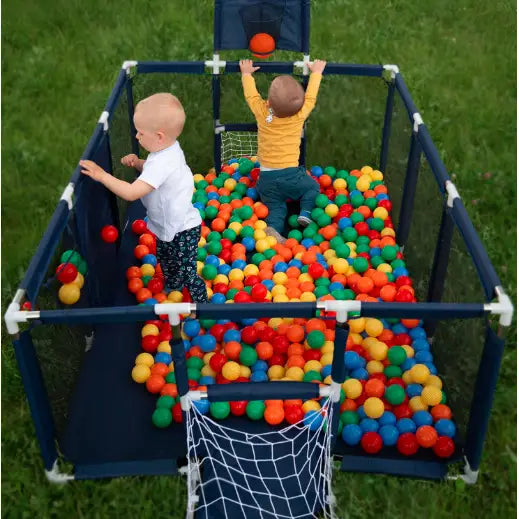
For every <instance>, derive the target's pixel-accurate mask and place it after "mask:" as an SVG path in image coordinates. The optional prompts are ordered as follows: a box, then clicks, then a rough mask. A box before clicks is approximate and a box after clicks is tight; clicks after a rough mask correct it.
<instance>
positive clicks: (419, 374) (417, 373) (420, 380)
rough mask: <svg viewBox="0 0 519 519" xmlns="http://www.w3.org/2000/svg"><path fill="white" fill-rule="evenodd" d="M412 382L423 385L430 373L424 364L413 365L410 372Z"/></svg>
mask: <svg viewBox="0 0 519 519" xmlns="http://www.w3.org/2000/svg"><path fill="white" fill-rule="evenodd" d="M409 371H410V372H411V377H412V379H413V382H416V383H417V384H424V383H425V382H426V380H427V379H428V378H429V375H430V374H431V372H430V371H429V368H428V367H427V366H426V365H425V364H415V365H414V366H413V367H412V368H411V369H410V370H409Z"/></svg>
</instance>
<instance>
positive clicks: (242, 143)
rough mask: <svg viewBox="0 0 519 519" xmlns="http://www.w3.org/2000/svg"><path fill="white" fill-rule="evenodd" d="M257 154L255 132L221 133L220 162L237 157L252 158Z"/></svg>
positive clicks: (256, 136)
mask: <svg viewBox="0 0 519 519" xmlns="http://www.w3.org/2000/svg"><path fill="white" fill-rule="evenodd" d="M257 153H258V135H257V133H256V132H222V146H221V152H220V154H221V161H222V164H223V163H224V162H227V161H228V160H229V159H234V158H239V157H252V156H254V155H256V154H257Z"/></svg>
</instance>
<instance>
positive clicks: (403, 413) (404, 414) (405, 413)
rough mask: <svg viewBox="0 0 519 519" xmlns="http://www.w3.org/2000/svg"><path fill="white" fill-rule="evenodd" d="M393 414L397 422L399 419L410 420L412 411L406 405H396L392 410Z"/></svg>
mask: <svg viewBox="0 0 519 519" xmlns="http://www.w3.org/2000/svg"><path fill="white" fill-rule="evenodd" d="M393 413H394V415H395V416H396V419H397V420H400V419H401V418H411V417H412V416H413V411H411V408H410V407H409V406H408V405H407V404H406V403H402V404H399V405H396V406H395V407H394V408H393Z"/></svg>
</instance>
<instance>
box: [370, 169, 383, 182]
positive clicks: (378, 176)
mask: <svg viewBox="0 0 519 519" xmlns="http://www.w3.org/2000/svg"><path fill="white" fill-rule="evenodd" d="M369 176H370V177H371V178H372V179H373V180H384V175H383V173H382V171H379V170H378V169H374V170H373V171H372V172H371V173H370V174H369Z"/></svg>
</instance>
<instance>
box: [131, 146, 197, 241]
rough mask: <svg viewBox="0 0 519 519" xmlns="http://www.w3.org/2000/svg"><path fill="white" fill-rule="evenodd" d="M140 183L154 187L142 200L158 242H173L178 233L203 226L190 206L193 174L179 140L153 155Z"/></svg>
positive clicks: (150, 156) (149, 226)
mask: <svg viewBox="0 0 519 519" xmlns="http://www.w3.org/2000/svg"><path fill="white" fill-rule="evenodd" d="M137 180H142V181H143V182H146V184H149V185H150V186H152V187H154V188H155V189H154V190H153V191H152V192H151V193H149V194H147V195H146V196H143V197H142V198H141V201H142V203H143V204H144V207H146V210H147V212H148V228H149V230H150V231H152V232H153V233H155V234H156V236H157V238H158V239H159V240H161V241H166V242H168V241H171V240H173V238H174V237H175V235H176V234H178V233H179V232H182V231H187V230H188V229H192V228H193V227H196V226H197V225H200V224H201V223H202V218H201V217H200V213H199V212H198V210H197V209H196V208H195V207H193V204H192V203H191V199H192V197H193V190H194V182H193V173H192V172H191V169H190V168H189V166H188V165H187V164H186V159H185V157H184V152H183V151H182V148H181V147H180V144H179V142H178V141H176V142H175V143H174V144H172V145H171V146H169V148H165V149H163V150H160V151H155V152H152V153H150V154H149V155H148V158H147V159H146V162H145V163H144V167H143V168H142V173H141V174H140V175H139V177H138V179H137Z"/></svg>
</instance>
